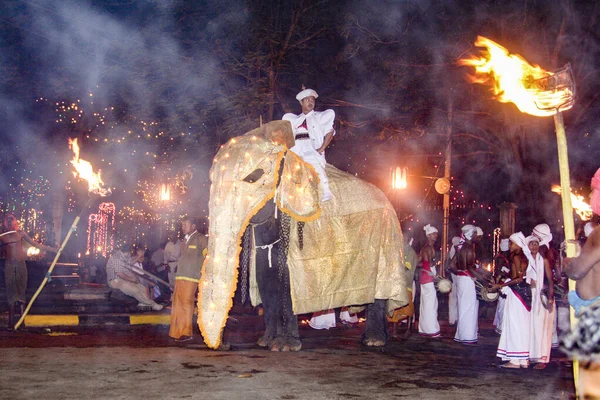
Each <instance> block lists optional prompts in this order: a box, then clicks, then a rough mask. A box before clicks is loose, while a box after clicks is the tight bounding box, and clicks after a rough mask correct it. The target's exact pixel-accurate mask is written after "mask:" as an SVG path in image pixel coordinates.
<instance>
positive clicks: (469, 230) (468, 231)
mask: <svg viewBox="0 0 600 400" xmlns="http://www.w3.org/2000/svg"><path fill="white" fill-rule="evenodd" d="M460 230H461V231H462V235H463V236H464V237H465V239H467V240H471V239H473V235H474V234H475V232H476V231H477V228H476V227H474V226H473V225H465V226H463V227H462V228H461V229H460Z"/></svg>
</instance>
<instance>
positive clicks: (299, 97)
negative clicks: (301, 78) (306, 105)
mask: <svg viewBox="0 0 600 400" xmlns="http://www.w3.org/2000/svg"><path fill="white" fill-rule="evenodd" d="M308 96H312V97H314V98H315V99H316V98H317V97H319V95H318V94H317V92H315V91H314V90H312V89H304V90H303V91H301V92H300V93H298V94H297V95H296V100H298V101H299V102H302V100H304V99H305V98H307V97H308Z"/></svg>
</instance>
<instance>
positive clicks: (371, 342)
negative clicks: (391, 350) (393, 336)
mask: <svg viewBox="0 0 600 400" xmlns="http://www.w3.org/2000/svg"><path fill="white" fill-rule="evenodd" d="M363 344H364V345H365V346H368V347H383V346H385V340H383V339H377V338H365V339H364V340H363Z"/></svg>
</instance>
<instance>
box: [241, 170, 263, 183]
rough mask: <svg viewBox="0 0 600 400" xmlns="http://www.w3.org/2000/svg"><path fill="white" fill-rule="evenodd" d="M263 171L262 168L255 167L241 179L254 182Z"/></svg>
mask: <svg viewBox="0 0 600 400" xmlns="http://www.w3.org/2000/svg"><path fill="white" fill-rule="evenodd" d="M264 173H265V171H263V170H262V169H255V170H254V171H252V172H250V173H249V174H248V176H246V177H245V178H244V179H243V181H244V182H248V183H254V182H256V181H257V180H259V179H260V178H261V176H263V174H264Z"/></svg>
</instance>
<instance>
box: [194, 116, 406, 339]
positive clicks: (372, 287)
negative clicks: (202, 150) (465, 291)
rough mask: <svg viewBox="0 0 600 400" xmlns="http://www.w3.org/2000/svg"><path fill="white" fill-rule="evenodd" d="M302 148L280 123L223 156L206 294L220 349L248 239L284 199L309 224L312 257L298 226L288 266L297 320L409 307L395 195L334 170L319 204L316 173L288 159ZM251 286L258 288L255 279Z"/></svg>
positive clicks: (203, 307) (204, 311) (206, 314)
mask: <svg viewBox="0 0 600 400" xmlns="http://www.w3.org/2000/svg"><path fill="white" fill-rule="evenodd" d="M293 144H294V137H293V134H292V130H291V125H290V124H289V122H287V121H273V122H270V123H268V124H265V125H263V126H262V127H261V128H258V129H255V130H253V131H251V132H248V133H246V134H245V135H243V136H240V137H237V138H233V139H231V140H230V141H229V142H228V143H227V144H225V145H223V146H222V147H221V149H220V150H219V152H218V153H217V155H216V156H215V159H214V163H213V166H212V168H211V171H210V178H211V181H212V185H211V188H210V200H209V209H210V213H209V218H210V224H209V241H208V255H207V257H206V259H205V262H204V265H203V269H202V278H201V281H200V284H199V293H198V310H199V312H198V325H199V326H200V330H201V332H202V336H203V338H204V340H205V342H206V344H207V345H208V346H209V347H211V348H217V347H218V346H219V344H220V340H221V332H222V330H223V328H224V326H225V322H226V320H227V316H228V314H229V310H230V308H231V305H232V299H233V295H234V292H235V289H236V285H237V276H238V266H239V253H240V241H241V237H242V235H243V233H244V230H245V228H246V227H247V226H248V223H249V220H250V218H251V217H252V216H254V215H255V214H256V213H257V212H258V210H260V209H261V208H262V207H263V206H264V205H265V204H266V202H267V201H273V196H274V195H275V196H276V198H275V200H276V202H277V205H278V207H279V208H280V209H282V210H285V211H286V212H287V213H289V214H290V215H292V217H293V218H295V219H299V220H301V221H307V222H306V225H305V227H304V249H303V250H300V249H299V245H298V236H297V235H298V230H297V223H298V222H297V221H296V220H294V219H292V227H291V232H290V251H289V255H288V264H289V268H290V277H291V278H290V279H291V281H290V286H291V291H292V293H291V294H292V301H293V309H294V312H295V313H297V314H299V313H305V312H312V311H320V310H324V309H329V308H334V307H339V306H346V305H360V304H366V303H371V302H373V300H374V299H389V301H388V310H390V311H391V310H393V309H395V308H398V307H401V306H403V305H405V304H406V303H407V297H406V292H407V291H406V285H405V281H404V273H403V272H402V268H404V267H403V266H402V264H401V260H402V232H401V230H400V224H399V222H398V220H397V217H396V213H395V212H394V209H393V208H392V206H391V205H390V203H389V202H388V200H387V199H386V197H385V195H384V194H383V193H382V192H381V191H380V190H378V189H377V188H375V187H374V186H373V185H370V184H368V183H366V182H364V181H362V180H360V179H358V178H356V177H354V176H353V175H349V174H347V173H344V172H342V171H340V170H338V169H336V168H334V167H332V166H330V165H327V175H328V178H329V185H330V188H331V191H332V193H333V200H331V201H328V202H325V203H320V204H319V199H320V198H321V193H320V189H319V185H318V177H317V175H316V173H315V171H314V169H313V168H312V167H311V166H310V165H308V164H306V163H305V162H303V161H302V160H301V159H300V158H299V157H298V156H296V155H295V154H293V153H291V152H289V151H287V149H288V148H290V147H292V146H293ZM286 152H287V154H286ZM284 157H285V161H284ZM282 161H284V165H283V172H282V174H281V184H280V186H279V187H278V188H277V191H276V187H277V183H278V178H279V177H278V174H279V170H280V166H281V162H282ZM319 205H320V207H321V208H319ZM320 213H322V215H321V216H320V217H319V215H320ZM252 273H253V274H254V271H253V272H252ZM251 281H252V282H251V284H252V283H255V279H254V275H252V278H251ZM251 292H253V291H251Z"/></svg>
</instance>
